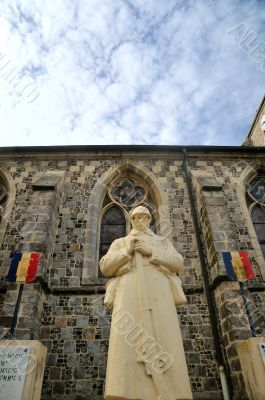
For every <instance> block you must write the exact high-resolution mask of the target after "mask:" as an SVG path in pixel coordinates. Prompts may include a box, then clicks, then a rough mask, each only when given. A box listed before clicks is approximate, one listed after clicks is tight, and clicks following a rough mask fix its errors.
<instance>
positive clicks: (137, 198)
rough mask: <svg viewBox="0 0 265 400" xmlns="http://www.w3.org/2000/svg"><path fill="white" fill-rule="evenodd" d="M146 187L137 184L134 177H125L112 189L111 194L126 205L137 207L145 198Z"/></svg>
mask: <svg viewBox="0 0 265 400" xmlns="http://www.w3.org/2000/svg"><path fill="white" fill-rule="evenodd" d="M145 194H146V193H145V189H144V187H142V186H140V185H137V184H136V183H135V182H134V180H133V179H129V178H124V179H122V180H121V181H120V182H118V183H117V184H116V185H115V186H113V187H112V189H111V190H110V196H111V197H112V198H113V199H114V200H115V201H117V202H118V203H121V204H122V205H123V206H124V207H127V208H130V207H136V206H137V205H139V204H140V203H142V201H143V200H144V198H145Z"/></svg>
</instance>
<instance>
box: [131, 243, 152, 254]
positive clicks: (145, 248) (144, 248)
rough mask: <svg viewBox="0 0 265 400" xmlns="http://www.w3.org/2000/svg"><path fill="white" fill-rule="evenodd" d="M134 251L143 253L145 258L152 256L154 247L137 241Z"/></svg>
mask: <svg viewBox="0 0 265 400" xmlns="http://www.w3.org/2000/svg"><path fill="white" fill-rule="evenodd" d="M134 250H135V251H138V252H139V253H141V254H142V255H143V256H151V255H152V247H151V246H150V245H148V244H146V243H145V242H144V241H143V240H141V239H136V240H135V245H134Z"/></svg>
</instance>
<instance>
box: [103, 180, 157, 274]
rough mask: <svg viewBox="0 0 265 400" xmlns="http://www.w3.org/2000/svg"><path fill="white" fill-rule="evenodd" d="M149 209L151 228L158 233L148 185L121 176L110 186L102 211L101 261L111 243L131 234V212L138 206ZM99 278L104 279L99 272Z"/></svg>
mask: <svg viewBox="0 0 265 400" xmlns="http://www.w3.org/2000/svg"><path fill="white" fill-rule="evenodd" d="M139 205H143V206H145V207H147V208H148V209H149V211H150V213H151V215H152V220H151V224H150V228H151V229H152V230H153V231H154V232H156V218H155V214H156V209H155V206H154V204H153V202H152V199H151V197H150V195H149V192H148V188H147V187H146V185H145V184H144V183H143V182H142V181H141V180H140V179H139V178H136V177H131V176H127V175H126V176H121V177H120V178H119V179H118V180H115V181H114V182H113V183H112V185H110V187H109V189H108V191H107V194H106V196H105V199H104V201H103V206H102V211H101V226H100V241H99V252H98V253H99V260H100V258H101V257H103V256H104V255H105V254H106V253H107V251H108V249H109V247H110V245H111V243H112V242H113V241H114V240H115V239H118V238H120V237H124V236H126V235H127V234H128V233H129V232H130V228H131V226H130V212H131V211H132V210H133V209H134V208H135V207H137V206H139ZM98 276H99V277H102V275H101V272H100V271H99V275H98Z"/></svg>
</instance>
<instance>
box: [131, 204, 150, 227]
mask: <svg viewBox="0 0 265 400" xmlns="http://www.w3.org/2000/svg"><path fill="white" fill-rule="evenodd" d="M150 222H151V214H150V211H149V210H148V208H146V207H143V206H138V207H136V208H135V209H134V210H133V211H132V213H131V224H132V226H133V228H135V229H137V230H138V231H145V230H146V229H148V228H149V225H150Z"/></svg>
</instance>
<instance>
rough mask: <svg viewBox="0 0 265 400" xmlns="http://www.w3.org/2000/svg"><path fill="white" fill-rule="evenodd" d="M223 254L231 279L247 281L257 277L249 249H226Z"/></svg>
mask: <svg viewBox="0 0 265 400" xmlns="http://www.w3.org/2000/svg"><path fill="white" fill-rule="evenodd" d="M222 254H223V260H224V264H225V268H226V272H227V276H228V278H229V279H231V280H232V281H240V282H245V281H249V280H252V279H254V278H255V272H254V269H253V267H252V264H251V261H250V259H249V255H248V252H247V251H224V252H222Z"/></svg>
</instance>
